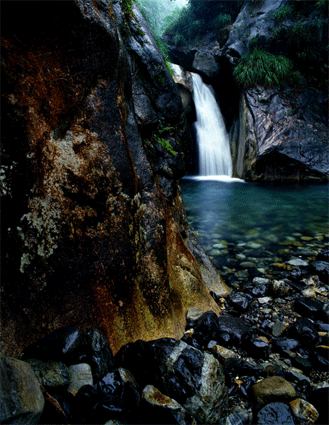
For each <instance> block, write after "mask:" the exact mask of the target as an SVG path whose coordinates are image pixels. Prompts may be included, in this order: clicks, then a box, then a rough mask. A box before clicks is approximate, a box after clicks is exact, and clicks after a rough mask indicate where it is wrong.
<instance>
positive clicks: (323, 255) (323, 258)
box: [316, 249, 329, 262]
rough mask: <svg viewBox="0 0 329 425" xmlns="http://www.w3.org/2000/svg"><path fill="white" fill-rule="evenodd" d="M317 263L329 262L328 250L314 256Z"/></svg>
mask: <svg viewBox="0 0 329 425" xmlns="http://www.w3.org/2000/svg"><path fill="white" fill-rule="evenodd" d="M316 259H317V261H326V262H329V249H326V250H324V251H321V252H319V253H318V255H317V256H316Z"/></svg>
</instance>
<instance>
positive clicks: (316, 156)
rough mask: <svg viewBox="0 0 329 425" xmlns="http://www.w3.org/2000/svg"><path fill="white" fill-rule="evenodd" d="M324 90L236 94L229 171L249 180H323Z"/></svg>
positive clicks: (326, 168) (326, 164)
mask: <svg viewBox="0 0 329 425" xmlns="http://www.w3.org/2000/svg"><path fill="white" fill-rule="evenodd" d="M326 111H327V102H326V96H325V94H324V93H321V91H318V90H315V89H308V90H305V91H302V92H300V93H297V94H296V93H293V92H288V91H287V92H285V93H283V92H280V91H275V90H265V89H261V88H258V89H252V90H248V91H246V92H245V93H244V94H242V95H241V99H240V112H239V120H238V121H237V122H236V124H235V125H234V126H233V127H232V129H231V143H232V145H231V146H232V156H233V168H234V174H235V175H236V176H237V177H241V178H245V179H247V180H253V181H257V180H260V181H264V180H300V181H312V180H315V181H327V180H328V178H329V156H328V154H329V148H328V127H327V121H326V115H327V114H326Z"/></svg>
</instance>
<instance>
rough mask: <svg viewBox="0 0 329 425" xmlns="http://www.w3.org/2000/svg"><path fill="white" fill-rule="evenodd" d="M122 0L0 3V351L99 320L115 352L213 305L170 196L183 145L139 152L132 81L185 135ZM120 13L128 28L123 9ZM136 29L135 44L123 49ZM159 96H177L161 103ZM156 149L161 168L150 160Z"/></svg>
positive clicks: (168, 87)
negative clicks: (118, 0) (0, 261)
mask: <svg viewBox="0 0 329 425" xmlns="http://www.w3.org/2000/svg"><path fill="white" fill-rule="evenodd" d="M118 5H119V3H116V5H115V6H116V9H115V10H114V7H113V5H112V3H111V1H108V2H107V3H106V2H100V1H95V2H93V4H91V3H90V2H87V1H82V0H79V1H77V2H73V1H72V2H41V3H40V2H27V3H19V4H16V3H15V2H6V3H5V4H4V5H3V8H2V16H3V23H4V25H3V28H2V42H3V46H2V57H3V72H2V100H3V108H2V117H3V125H2V139H3V159H2V169H1V182H2V195H3V201H2V225H3V230H2V256H3V266H2V294H1V302H2V314H1V320H2V322H1V329H2V348H3V350H4V352H5V353H7V354H8V355H12V356H15V355H18V354H19V353H20V352H21V351H22V349H23V348H24V347H25V346H27V345H29V344H30V343H32V342H34V341H36V340H37V339H39V338H41V337H43V336H45V335H46V334H48V333H49V332H50V331H52V330H54V329H56V328H58V327H61V326H66V325H76V326H78V327H80V328H83V327H87V326H88V327H90V326H92V327H95V328H98V329H99V330H100V331H101V332H102V333H103V334H104V335H105V337H106V338H107V340H108V341H109V343H110V345H111V348H112V350H113V352H114V353H115V352H116V351H117V350H118V349H119V348H120V347H121V346H122V345H123V344H124V343H126V342H130V341H135V340H137V339H155V338H159V337H164V336H171V337H176V338H180V337H181V336H182V334H183V331H184V328H185V315H186V312H187V310H188V308H189V307H191V306H197V307H200V308H202V309H204V310H211V309H212V310H214V311H215V312H216V313H219V309H218V306H217V305H216V304H215V302H214V301H213V299H212V298H211V296H210V295H209V291H208V289H207V288H206V286H205V284H204V281H203V278H202V275H201V272H200V267H199V264H198V262H197V260H196V259H195V257H194V256H193V255H192V253H191V252H190V250H189V249H188V248H187V246H186V244H185V241H184V239H183V237H182V235H181V230H182V228H185V229H186V226H187V224H186V219H185V218H184V211H181V210H180V208H182V207H181V205H180V204H179V203H177V205H176V204H175V199H176V198H177V197H179V195H178V192H179V189H178V185H177V179H178V178H179V176H181V175H182V174H183V172H184V170H183V167H184V154H183V153H182V152H179V154H178V155H177V157H174V156H170V154H169V153H168V152H163V149H162V148H161V147H160V146H158V147H156V149H155V150H149V151H147V145H146V144H145V143H144V142H143V141H142V138H141V132H142V129H141V126H138V125H137V123H136V120H135V115H134V112H133V111H134V108H133V97H132V79H133V78H137V77H136V75H138V78H139V79H140V81H142V82H143V84H144V83H145V85H147V87H148V90H149V88H150V87H151V88H152V90H151V91H148V90H146V89H145V87H144V89H145V93H147V94H148V95H149V96H154V98H153V97H151V98H150V102H151V103H153V106H154V107H155V111H156V113H157V114H158V117H159V118H160V117H161V118H163V119H167V120H171V121H170V124H171V125H172V127H173V128H175V127H177V129H176V130H175V134H173V133H172V134H171V136H170V137H177V139H179V138H180V137H182V136H181V134H187V130H186V127H184V126H185V125H186V123H185V121H184V117H183V115H182V108H181V104H180V101H179V95H178V93H177V91H176V88H175V84H174V82H173V81H172V79H171V77H170V74H169V72H168V70H167V68H166V67H165V63H164V61H163V59H161V56H159V53H158V51H156V50H154V51H150V52H148V56H147V58H146V57H144V56H143V55H144V53H143V42H142V41H141V40H140V39H141V37H142V36H141V34H138V33H137V34H135V35H134V34H133V30H131V31H132V32H131V33H129V31H128V33H125V32H124V31H127V25H125V24H124V21H123V23H122V25H120V24H119V23H118V22H119V21H118V18H119V14H120V11H118ZM115 16H116V17H117V18H116V19H117V21H116V19H115ZM120 16H121V18H122V19H124V20H127V22H128V26H129V25H130V21H129V16H127V14H121V15H120ZM134 25H136V24H134ZM143 25H144V24H143ZM132 37H135V38H136V40H137V41H138V43H139V46H140V47H139V48H138V49H137V48H136V50H135V52H134V53H128V49H127V45H128V44H129V43H130V44H131V43H132ZM128 40H130V41H129V43H128ZM136 40H135V41H136ZM144 43H146V41H144ZM152 54H153V56H152ZM147 60H149V61H150V62H147V63H148V66H147V67H146V68H145V67H144V66H143V61H144V62H145V61H147ZM151 60H153V61H155V62H156V66H157V68H155V67H153V65H152V63H153V62H152V61H151ZM161 67H162V68H161ZM159 76H160V77H161V78H160V77H159ZM144 89H143V90H144ZM150 93H152V94H150ZM145 95H146V94H145ZM164 98H166V99H167V98H168V99H169V98H170V99H171V102H172V105H175V107H170V111H169V110H165V108H166V106H165V103H166V102H165V101H164ZM175 108H176V109H175ZM175 111H176V112H175ZM178 123H181V125H182V126H183V127H184V128H185V129H184V132H180V130H179V129H178ZM151 125H153V126H154V123H153V124H152V123H151V124H150V126H151ZM150 128H151V127H150ZM143 131H144V130H143ZM152 131H153V130H152ZM152 131H149V130H148V132H149V133H148V134H149V135H152ZM150 137H151V136H150ZM181 144H182V143H181ZM152 149H153V148H152ZM161 149H162V151H161ZM155 152H158V157H157V159H156V160H157V161H158V162H157V164H155V163H152V162H150V161H151V160H152V158H153V157H154V155H155ZM161 155H162V156H161ZM162 165H163V168H161V167H162ZM161 173H163V174H161ZM164 187H165V189H164Z"/></svg>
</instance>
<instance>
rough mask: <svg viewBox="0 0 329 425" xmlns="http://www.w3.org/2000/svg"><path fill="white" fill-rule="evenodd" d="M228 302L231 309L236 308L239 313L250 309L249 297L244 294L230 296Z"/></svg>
mask: <svg viewBox="0 0 329 425" xmlns="http://www.w3.org/2000/svg"><path fill="white" fill-rule="evenodd" d="M227 301H228V303H229V304H230V305H231V307H233V308H234V310H236V311H239V312H243V311H246V310H247V309H248V307H249V300H248V297H247V296H245V295H244V294H239V293H235V294H232V295H229V296H228V297H227Z"/></svg>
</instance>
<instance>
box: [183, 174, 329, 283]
mask: <svg viewBox="0 0 329 425" xmlns="http://www.w3.org/2000/svg"><path fill="white" fill-rule="evenodd" d="M181 188H182V195H183V200H184V204H185V209H186V212H187V217H188V220H189V224H190V226H191V228H192V230H193V231H194V233H195V235H196V237H197V238H198V240H199V242H200V243H201V245H202V246H203V248H204V249H205V251H206V253H207V254H208V255H209V256H210V258H211V259H212V260H213V262H214V264H215V266H216V267H217V269H218V270H219V272H220V273H221V274H222V275H223V277H224V279H225V281H226V282H227V283H229V284H231V285H233V286H236V287H238V286H239V281H240V282H241V281H246V279H250V278H251V279H252V278H253V277H256V276H260V277H268V276H275V275H277V274H280V273H281V272H282V271H284V269H285V268H286V267H287V262H289V261H292V260H294V259H302V260H305V261H306V262H307V261H308V259H309V258H311V257H312V256H313V257H314V256H315V255H316V254H317V253H318V252H319V251H321V250H323V249H325V248H326V246H327V247H328V241H329V231H328V222H329V213H328V185H326V184H318V185H317V184H313V185H297V184H296V185H294V184H275V185H274V184H268V183H267V184H258V183H257V184H256V183H244V182H242V181H240V182H235V181H230V182H222V181H212V180H202V179H201V180H200V179H193V178H184V179H182V180H181ZM297 262H298V261H297Z"/></svg>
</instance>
